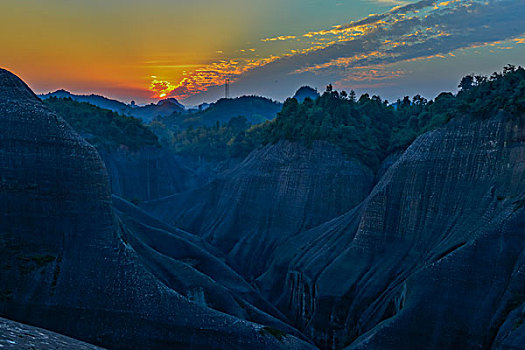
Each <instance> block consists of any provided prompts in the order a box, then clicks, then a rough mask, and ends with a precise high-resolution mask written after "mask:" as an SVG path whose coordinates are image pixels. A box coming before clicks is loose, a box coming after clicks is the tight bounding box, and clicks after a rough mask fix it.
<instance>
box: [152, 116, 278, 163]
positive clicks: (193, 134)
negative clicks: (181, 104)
mask: <svg viewBox="0 0 525 350" xmlns="http://www.w3.org/2000/svg"><path fill="white" fill-rule="evenodd" d="M267 123H269V122H267ZM265 126H266V124H264V123H263V124H257V125H253V126H252V125H251V124H250V123H249V122H248V119H247V118H246V117H244V116H238V117H233V118H231V119H230V120H229V121H228V122H227V123H222V124H221V123H220V122H219V121H216V123H215V125H214V126H199V127H193V126H190V127H188V128H187V129H185V130H180V129H176V131H170V130H168V129H166V128H165V127H164V126H163V125H162V124H161V122H158V121H155V122H153V123H152V124H151V125H150V127H151V128H153V130H155V132H157V133H158V134H160V135H161V140H162V143H163V144H164V145H165V146H167V147H168V148H170V149H171V150H172V151H173V152H175V153H176V154H179V155H185V156H195V157H199V158H204V159H207V160H214V161H222V160H226V159H228V158H238V157H245V156H247V155H248V154H249V153H250V152H251V151H252V150H254V149H255V148H257V147H258V146H259V145H261V144H262V142H263V141H264V134H263V132H264V130H265Z"/></svg>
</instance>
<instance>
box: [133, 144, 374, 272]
mask: <svg viewBox="0 0 525 350" xmlns="http://www.w3.org/2000/svg"><path fill="white" fill-rule="evenodd" d="M372 185H373V174H372V172H371V171H370V170H369V169H368V168H366V167H365V166H363V165H362V164H361V163H359V162H357V161H352V160H347V158H346V157H345V156H344V155H343V154H342V153H341V152H340V151H339V150H338V149H336V148H334V147H333V146H330V145H329V144H327V143H321V142H316V143H314V145H313V147H312V148H311V149H310V148H307V147H306V146H304V145H302V144H299V143H290V142H285V141H283V142H279V143H278V144H276V145H268V146H265V147H262V148H260V149H258V150H256V151H254V152H252V153H251V154H250V155H249V156H248V157H247V158H246V159H245V160H244V161H243V162H242V163H241V164H240V165H238V166H237V167H235V168H234V169H232V170H230V171H226V172H224V173H223V174H221V175H220V176H219V178H218V179H215V180H213V181H212V182H211V183H210V184H208V185H206V186H204V187H202V188H200V189H198V190H194V191H190V192H187V193H184V194H180V195H175V196H171V197H168V198H165V199H162V200H159V201H152V202H149V203H145V204H144V205H143V208H145V209H146V211H149V212H150V213H153V214H154V215H155V216H156V217H157V218H160V219H161V220H164V221H166V222H168V223H171V224H174V225H176V226H179V227H182V228H184V229H186V230H188V231H189V232H192V233H197V234H199V235H201V236H202V237H204V238H205V239H206V240H208V241H209V242H210V243H211V244H213V245H214V246H216V247H218V248H219V249H220V250H221V251H223V252H224V253H226V254H227V255H228V259H229V260H228V261H229V262H230V263H231V264H232V265H234V266H236V268H237V269H238V271H240V272H242V273H243V274H244V275H245V276H248V277H249V278H256V277H257V276H258V275H259V274H260V273H261V272H263V271H264V270H265V267H266V263H267V260H268V259H269V258H270V256H271V255H272V252H273V250H274V249H275V247H276V246H277V245H278V244H279V242H280V241H282V240H283V239H285V238H286V237H287V236H288V235H290V234H295V233H297V232H300V231H302V230H305V229H308V228H311V227H314V226H317V225H319V224H320V223H322V222H325V221H327V220H329V219H331V218H333V217H336V216H338V215H341V214H342V213H344V212H346V211H348V210H349V209H351V208H352V207H354V206H356V205H357V204H359V203H360V202H361V201H362V200H363V199H364V198H365V197H366V196H367V195H368V193H369V191H370V189H371V187H372ZM254 252H257V254H254Z"/></svg>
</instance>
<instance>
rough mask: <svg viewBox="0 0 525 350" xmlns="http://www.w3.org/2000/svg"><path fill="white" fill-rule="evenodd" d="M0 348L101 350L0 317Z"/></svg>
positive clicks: (8, 349)
mask: <svg viewBox="0 0 525 350" xmlns="http://www.w3.org/2000/svg"><path fill="white" fill-rule="evenodd" d="M0 348H2V349H7V350H14V349H32V350H48V349H54V350H71V349H78V350H102V348H99V347H97V346H94V345H90V344H87V343H83V342H81V341H78V340H76V339H72V338H69V337H66V336H63V335H60V334H57V333H54V332H50V331H48V330H45V329H42V328H37V327H32V326H29V325H27V324H23V323H18V322H15V321H11V320H7V319H5V318H0Z"/></svg>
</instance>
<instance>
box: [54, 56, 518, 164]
mask: <svg viewBox="0 0 525 350" xmlns="http://www.w3.org/2000/svg"><path fill="white" fill-rule="evenodd" d="M524 96H525V70H524V69H523V68H522V67H515V66H511V65H509V66H506V67H505V68H504V69H503V71H502V72H501V73H494V74H492V75H491V76H490V77H487V76H479V75H478V76H476V75H467V76H465V77H464V78H463V79H462V80H461V82H460V84H459V92H458V93H457V94H455V95H454V94H452V93H450V92H443V93H441V94H439V95H438V96H437V97H436V98H435V99H434V100H430V101H428V100H426V99H425V98H423V97H421V96H420V95H416V96H414V97H413V98H409V97H408V96H405V97H404V98H403V99H399V100H397V101H396V102H394V103H390V102H388V101H386V100H383V99H381V98H380V97H379V96H375V95H374V96H370V95H369V94H363V95H361V96H360V97H359V98H358V97H357V96H356V94H355V92H354V91H350V92H349V93H347V92H345V91H341V92H338V91H335V90H334V89H333V88H332V86H331V85H329V86H327V88H326V91H325V92H324V93H323V94H322V95H320V96H319V97H318V98H316V99H312V98H310V97H306V98H304V100H303V102H298V101H297V99H295V98H289V99H287V100H286V101H285V103H284V105H283V106H282V109H281V110H280V111H279V112H278V113H276V111H277V110H278V109H279V108H280V107H279V106H280V105H279V104H277V103H275V102H273V101H271V100H268V99H264V98H257V97H253V96H248V97H241V98H238V99H228V100H226V99H223V100H219V101H218V102H217V103H216V104H213V105H212V106H211V107H210V108H208V109H207V110H204V111H198V112H195V113H189V114H185V115H184V116H182V115H179V116H177V115H172V116H170V117H167V118H157V119H156V120H155V121H154V122H153V123H151V124H150V125H149V126H146V125H144V124H143V123H142V122H141V121H140V120H138V119H135V118H132V117H126V116H122V115H119V114H118V113H115V112H112V111H109V110H105V109H102V108H99V107H95V106H92V105H90V104H88V103H82V102H76V101H73V100H71V99H67V98H66V99H58V98H55V97H51V98H49V99H47V100H45V101H44V103H45V104H46V105H47V106H48V107H50V108H51V109H53V110H55V111H56V112H57V114H58V115H60V116H62V117H63V118H64V119H65V120H66V121H67V122H68V123H70V124H71V126H72V127H73V128H74V129H75V130H77V132H79V133H80V134H82V135H83V136H84V137H85V138H86V139H88V140H89V141H90V142H91V143H93V144H95V145H96V146H97V147H104V148H106V149H114V148H116V147H119V146H120V145H124V146H126V147H128V148H129V149H131V150H134V149H139V148H141V147H143V146H147V145H158V144H159V141H157V137H158V138H160V143H161V144H163V145H164V146H165V147H166V148H167V149H169V150H170V151H172V152H173V153H175V154H178V155H184V156H193V157H199V158H201V159H206V160H210V161H223V160H226V159H229V158H243V157H245V156H247V155H248V154H249V153H250V152H251V151H253V150H254V149H256V148H257V147H259V146H261V145H265V144H274V143H277V142H278V141H279V140H288V141H292V142H301V143H304V144H305V145H307V146H311V145H312V143H313V142H314V141H326V142H329V143H331V144H333V145H336V146H338V147H340V149H341V150H342V151H343V153H344V154H345V155H347V156H348V157H349V158H355V159H358V160H360V161H361V162H362V163H364V164H366V165H367V166H369V167H370V168H372V169H377V168H378V166H379V164H380V163H381V161H382V160H383V159H384V158H385V157H386V156H387V155H389V154H391V153H393V152H396V151H402V150H404V149H405V148H406V147H408V146H409V145H410V144H411V143H412V141H413V140H414V139H415V138H416V137H418V136H419V135H421V134H423V133H424V132H426V131H429V130H432V129H434V128H437V127H440V126H442V125H444V124H446V123H447V122H448V121H449V120H450V119H452V118H454V117H455V116H458V115H472V116H475V117H476V118H486V117H488V116H490V115H493V114H495V113H498V112H499V111H506V112H508V113H511V114H517V113H520V112H523V111H524V110H525V101H524V98H525V97H524ZM228 106H230V107H232V108H233V107H234V108H233V109H231V110H228V111H227V109H228V108H227V107H228ZM261 111H264V113H266V114H265V115H264V117H262V116H261V118H262V119H263V120H264V118H271V114H272V113H274V114H275V113H276V117H275V118H274V119H273V120H269V121H266V122H263V123H260V124H254V121H256V120H258V119H257V118H256V117H255V115H259V114H257V113H262V112H261ZM250 113H251V114H250ZM254 113H255V114H254ZM245 114H246V115H247V116H248V117H247V116H246V115H245ZM230 116H233V117H230ZM226 117H227V118H229V119H227V121H226V120H225V118H226ZM181 118H185V119H183V120H182V119H181ZM192 121H193V122H192ZM188 125H189V126H188Z"/></svg>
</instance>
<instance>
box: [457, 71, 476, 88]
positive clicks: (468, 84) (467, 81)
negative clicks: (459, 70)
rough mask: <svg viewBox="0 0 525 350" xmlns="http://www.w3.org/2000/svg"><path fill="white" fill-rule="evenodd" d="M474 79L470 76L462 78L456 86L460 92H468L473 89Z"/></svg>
mask: <svg viewBox="0 0 525 350" xmlns="http://www.w3.org/2000/svg"><path fill="white" fill-rule="evenodd" d="M474 86H475V85H474V77H473V76H472V75H467V76H464V77H463V79H461V82H460V83H459V85H458V88H460V90H461V91H468V90H470V89H472V88H473V87H474Z"/></svg>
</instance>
